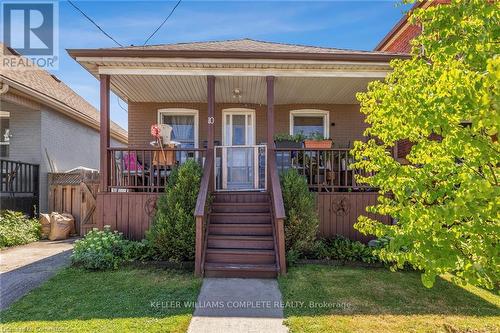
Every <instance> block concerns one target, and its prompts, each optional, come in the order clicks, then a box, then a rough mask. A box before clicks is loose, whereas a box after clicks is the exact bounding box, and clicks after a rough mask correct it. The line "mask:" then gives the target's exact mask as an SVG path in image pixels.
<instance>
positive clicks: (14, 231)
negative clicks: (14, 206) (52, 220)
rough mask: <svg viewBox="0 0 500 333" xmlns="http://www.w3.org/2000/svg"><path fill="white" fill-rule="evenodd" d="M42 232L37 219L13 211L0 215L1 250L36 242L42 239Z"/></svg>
mask: <svg viewBox="0 0 500 333" xmlns="http://www.w3.org/2000/svg"><path fill="white" fill-rule="evenodd" d="M40 231H41V225H40V222H38V220H37V219H30V218H28V217H27V216H25V215H24V214H23V213H20V212H14V211H11V210H6V211H3V212H1V213H0V248H3V247H7V246H14V245H22V244H27V243H31V242H35V241H37V240H39V239H40Z"/></svg>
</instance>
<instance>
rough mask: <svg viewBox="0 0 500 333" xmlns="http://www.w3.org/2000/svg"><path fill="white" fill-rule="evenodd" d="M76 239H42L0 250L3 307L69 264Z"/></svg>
mask: <svg viewBox="0 0 500 333" xmlns="http://www.w3.org/2000/svg"><path fill="white" fill-rule="evenodd" d="M75 240H76V238H72V239H67V240H62V241H39V242H35V243H31V244H27V245H21V246H15V247H12V248H8V249H5V250H2V251H0V310H3V309H5V308H7V307H8V306H9V305H11V304H12V303H13V302H15V301H16V300H18V299H19V298H21V297H22V296H24V295H25V294H27V293H28V292H29V291H31V290H33V289H34V288H36V287H38V286H39V285H41V284H42V283H43V282H44V281H46V280H47V279H49V278H50V277H51V276H52V275H54V274H55V272H56V271H57V270H58V269H60V268H61V267H64V266H67V265H68V264H69V262H70V261H69V257H70V255H71V249H72V248H73V243H74V241H75Z"/></svg>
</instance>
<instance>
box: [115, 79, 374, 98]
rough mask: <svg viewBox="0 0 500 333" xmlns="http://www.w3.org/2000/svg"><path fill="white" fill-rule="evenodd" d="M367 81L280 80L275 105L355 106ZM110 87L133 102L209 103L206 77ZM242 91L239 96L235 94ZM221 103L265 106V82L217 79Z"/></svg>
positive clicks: (125, 82)
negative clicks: (358, 93) (358, 95)
mask: <svg viewBox="0 0 500 333" xmlns="http://www.w3.org/2000/svg"><path fill="white" fill-rule="evenodd" d="M373 80H374V78H371V77H370V78H366V77H335V78H331V77H326V78H325V77H307V78H304V77H278V78H276V83H275V103H276V104H299V103H303V104H313V103H318V104H322V103H324V104H328V103H332V104H333V103H335V104H355V103H357V102H356V97H355V96H356V93H357V92H359V91H365V90H366V87H367V84H368V82H370V81H373ZM111 85H112V88H113V90H114V91H115V92H117V93H118V94H119V95H120V96H121V97H122V98H124V99H125V100H128V101H132V102H206V101H207V80H206V76H163V75H161V76H160V75H112V76H111ZM235 89H238V90H239V91H240V94H239V96H238V95H235V93H234V91H235ZM215 100H216V102H218V103H240V102H241V103H255V104H265V103H266V79H265V77H262V76H261V77H254V76H244V77H241V76H218V77H216V87H215Z"/></svg>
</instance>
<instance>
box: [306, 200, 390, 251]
mask: <svg viewBox="0 0 500 333" xmlns="http://www.w3.org/2000/svg"><path fill="white" fill-rule="evenodd" d="M378 195H379V194H378V193H377V192H330V193H328V192H319V193H317V195H316V207H317V211H318V215H319V220H320V222H319V236H320V237H332V236H335V235H342V236H345V237H347V238H349V239H353V240H357V241H360V242H364V243H366V242H368V241H369V240H370V239H373V238H374V237H370V236H367V235H363V234H362V233H360V232H359V231H358V230H356V229H355V228H354V224H355V223H356V221H357V219H358V216H360V215H366V216H369V217H371V218H374V219H378V220H379V221H381V222H383V223H386V224H390V223H391V219H390V217H388V216H377V215H375V214H372V213H367V212H366V207H368V206H373V205H375V204H376V203H377V197H378Z"/></svg>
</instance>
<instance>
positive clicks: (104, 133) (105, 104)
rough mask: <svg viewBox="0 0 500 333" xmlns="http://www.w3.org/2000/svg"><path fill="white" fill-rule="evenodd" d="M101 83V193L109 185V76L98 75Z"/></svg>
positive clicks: (106, 189) (105, 190)
mask: <svg viewBox="0 0 500 333" xmlns="http://www.w3.org/2000/svg"><path fill="white" fill-rule="evenodd" d="M99 80H100V83H101V91H100V93H101V110H100V112H101V124H100V151H101V166H100V172H101V192H107V191H108V184H109V160H108V156H109V154H108V148H109V75H106V74H101V75H99Z"/></svg>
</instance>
